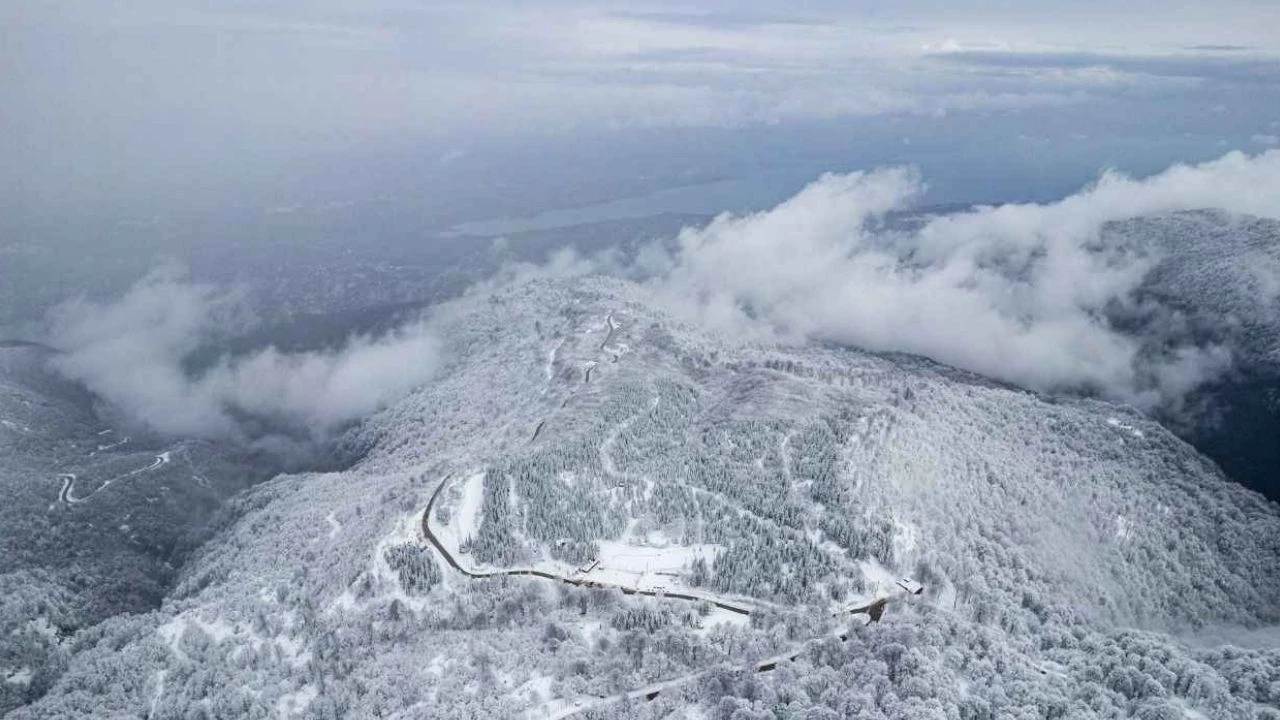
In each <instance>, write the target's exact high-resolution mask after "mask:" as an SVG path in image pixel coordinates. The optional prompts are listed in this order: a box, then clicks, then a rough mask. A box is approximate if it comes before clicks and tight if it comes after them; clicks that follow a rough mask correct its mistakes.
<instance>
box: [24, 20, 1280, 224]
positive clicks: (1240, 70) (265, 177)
mask: <svg viewBox="0 0 1280 720" xmlns="http://www.w3.org/2000/svg"><path fill="white" fill-rule="evenodd" d="M692 5H693V4H690V3H662V2H644V0H641V1H639V2H626V3H623V2H592V3H588V2H574V1H571V0H564V1H558V0H553V1H551V2H546V1H539V0H531V1H529V2H510V3H507V2H456V3H455V2H433V1H426V2H410V1H407V0H361V1H360V2H352V1H348V2H336V1H335V0H319V1H317V2H303V1H302V0H274V1H273V0H267V1H265V2H255V3H248V2H228V1H222V2H214V1H212V0H208V1H205V2H199V1H196V0H164V1H161V0H137V1H134V2H101V1H98V0H94V1H88V0H69V1H59V0H51V1H41V0H19V1H18V2H13V3H6V4H4V7H3V8H0V23H2V28H3V30H2V32H3V35H2V36H0V63H2V66H3V68H4V71H3V78H4V79H3V80H2V81H0V122H2V123H3V126H4V128H5V132H4V133H3V139H0V151H2V152H3V154H4V156H5V157H7V158H10V159H14V160H16V162H5V163H4V166H5V168H4V169H3V170H0V173H3V176H0V178H2V180H3V183H4V186H3V187H0V192H3V194H4V204H3V205H0V208H3V209H7V210H9V211H15V210H17V211H24V210H26V211H30V210H31V209H32V208H36V207H39V208H44V207H47V206H48V207H58V206H60V205H61V204H65V203H73V202H80V201H82V200H84V199H85V198H92V199H96V200H97V201H98V202H101V203H103V204H104V205H105V206H108V207H109V206H110V205H111V203H112V202H115V201H117V200H121V199H124V198H133V197H134V196H139V195H145V194H147V193H151V192H158V191H162V190H165V189H170V190H172V189H173V188H175V187H177V188H181V189H182V191H183V192H187V191H190V192H193V193H194V192H199V191H201V190H203V189H205V188H206V185H212V184H216V183H219V182H221V183H223V184H226V183H241V184H243V185H244V186H246V187H247V186H249V185H252V184H253V183H255V182H257V183H260V184H262V185H263V186H269V185H270V183H271V182H272V180H271V178H273V177H275V175H274V174H275V173H276V172H277V171H278V170H279V169H280V168H283V167H286V166H288V167H294V166H296V165H297V164H298V163H299V162H300V161H302V160H314V159H315V158H317V157H332V156H333V155H334V154H337V155H340V156H341V157H342V158H343V159H342V160H341V161H340V162H342V163H352V162H355V163H357V164H358V163H359V162H361V160H359V158H360V157H361V156H362V154H363V153H365V152H366V151H367V153H368V155H369V157H375V156H376V157H382V156H381V155H377V153H380V152H387V151H389V150H391V149H398V150H401V151H403V152H406V153H418V154H422V155H423V156H424V157H429V159H430V160H431V161H432V163H436V165H439V166H447V165H450V164H454V165H456V164H459V163H461V164H465V163H466V162H468V160H469V159H471V158H475V157H481V156H482V157H487V158H488V159H487V160H486V163H488V166H489V167H490V168H491V169H492V168H499V170H494V172H500V168H501V166H502V161H501V157H502V152H503V151H502V150H501V148H504V147H506V148H509V147H511V146H513V145H518V146H520V147H521V148H524V150H522V152H526V153H527V152H534V151H530V150H528V148H546V153H547V155H546V157H555V155H556V153H557V152H560V151H561V150H562V149H563V148H564V147H565V146H566V145H568V146H570V147H571V146H572V145H573V144H574V143H575V142H576V141H577V140H578V139H583V142H587V140H586V139H587V138H590V141H591V142H594V143H597V144H599V145H600V146H603V147H607V148H614V147H623V146H625V147H628V148H631V149H630V150H628V153H631V154H632V155H635V154H636V153H637V150H636V148H640V150H639V151H638V152H639V153H640V154H643V153H644V150H643V149H644V148H645V147H647V146H650V145H651V146H652V152H653V153H656V154H657V155H659V156H662V157H668V156H669V157H670V158H671V162H670V163H668V164H667V166H664V167H662V168H659V169H658V170H655V171H654V172H656V173H657V174H663V173H666V174H669V175H670V176H671V177H673V178H675V177H679V173H681V172H684V173H686V174H689V173H694V174H696V173H697V172H699V171H703V172H711V173H712V174H714V173H715V172H731V171H732V168H733V167H734V165H733V162H732V161H731V160H730V159H729V158H728V156H729V155H732V154H734V153H733V152H730V151H725V152H724V153H722V155H723V156H724V157H715V156H714V153H712V152H710V151H705V152H706V153H707V156H706V157H699V158H697V167H691V166H684V167H682V166H681V164H680V159H681V157H682V156H683V155H685V154H686V150H683V149H681V148H680V147H679V146H678V143H677V145H675V146H673V145H671V143H672V142H673V141H671V140H669V139H664V134H665V133H667V132H668V131H672V130H676V129H678V130H680V131H681V132H682V133H684V134H683V135H680V136H679V137H682V138H697V137H704V136H714V137H719V138H723V137H725V136H726V135H729V136H733V135H735V134H741V135H742V136H743V137H751V138H753V142H757V144H758V146H759V147H760V148H762V150H761V152H762V153H765V154H768V153H773V154H774V155H776V156H779V157H782V158H786V157H789V156H791V155H797V156H800V157H805V156H806V152H808V153H809V155H813V154H815V151H814V150H813V148H807V147H806V143H807V142H808V140H806V138H812V137H817V138H823V137H825V138H828V141H829V142H830V143H833V144H834V145H835V146H837V147H838V148H840V151H839V152H835V153H832V152H831V151H830V149H829V148H827V147H825V146H824V147H823V148H822V151H821V152H822V153H825V154H826V157H829V158H830V162H831V163H832V164H833V165H836V167H830V168H821V169H832V170H848V169H852V168H851V167H849V165H851V164H857V163H858V162H859V161H860V159H866V160H868V161H869V160H874V161H877V162H879V161H893V160H905V161H909V162H925V163H926V164H927V163H928V162H929V161H931V160H932V161H933V162H935V163H938V162H939V159H941V160H952V159H953V160H954V162H952V166H953V167H954V168H955V170H954V172H955V174H956V175H957V176H958V179H957V180H956V182H961V183H963V182H964V180H965V176H966V175H968V174H978V173H989V172H991V171H992V170H993V169H994V170H996V171H999V170H1000V169H1001V167H1003V165H1004V164H1010V168H1009V172H1010V173H1014V174H1016V173H1019V172H1021V173H1023V174H1024V175H1025V174H1027V173H1028V172H1029V171H1028V170H1027V169H1026V167H1021V166H1018V165H1017V161H1016V160H1017V158H1016V157H1015V155H1017V154H1019V153H1015V152H1014V150H1016V148H1017V147H1019V146H1020V147H1022V148H1023V150H1022V151H1019V152H1020V154H1021V155H1031V156H1038V157H1058V156H1061V157H1064V158H1074V159H1075V162H1076V164H1077V165H1080V166H1081V167H1075V166H1073V165H1072V164H1071V163H1066V165H1065V166H1064V167H1065V168H1066V169H1063V170H1061V171H1056V172H1060V173H1062V174H1063V177H1062V179H1061V180H1062V182H1064V183H1067V184H1069V183H1070V182H1075V181H1076V177H1077V175H1081V173H1083V174H1084V175H1089V174H1093V173H1095V172H1096V170H1097V169H1098V167H1097V166H1098V165H1104V164H1108V163H1111V164H1126V163H1132V164H1135V165H1138V166H1142V167H1138V168H1137V169H1139V170H1148V171H1151V170H1155V169H1157V168H1158V167H1163V166H1164V165H1167V164H1168V163H1169V162H1170V161H1172V160H1177V159H1187V160H1195V159H1202V158H1206V157H1209V156H1211V155H1216V154H1221V152H1223V151H1225V150H1226V149H1228V148H1240V149H1245V150H1259V149H1263V148H1264V147H1265V146H1267V145H1271V144H1275V143H1277V142H1280V139H1278V138H1277V136H1280V110H1277V108H1280V102H1278V101H1280V10H1278V9H1277V4H1276V3H1275V2H1274V0H1224V1H1222V2H1215V3H1204V2H1189V1H1184V0H1178V1H1174V2H1171V1H1168V0H1164V1H1160V2H1155V3H1152V2H1127V3H1126V2H1114V1H1112V2H1103V1H1101V0H1084V1H1080V0H1072V1H1071V2H1065V1H1060V2H1044V1H1039V0H1032V1H1030V2H1012V1H1005V2H979V1H977V0H956V1H949V2H933V1H923V0H909V1H908V2H895V3H883V2H810V3H781V2H777V3H774V2H759V1H755V2H753V1H751V0H747V1H745V2H719V1H716V2H702V3H697V4H696V8H695V9H691V6H692ZM974 118H980V119H982V120H981V122H976V123H975V121H974V120H973V119H974ZM815 124H816V125H815ZM810 127H816V128H818V129H817V130H816V131H814V132H812V133H810V132H809V131H808V128H810ZM898 127H903V128H906V130H905V131H904V132H903V133H897V132H895V129H896V128H898ZM975 127H980V128H981V131H980V132H979V131H977V130H975V129H974V128H975ZM789 129H790V130H796V129H800V130H801V132H798V133H796V132H793V133H791V134H788V130H789ZM753 133H754V134H753ZM1119 135H1124V136H1126V137H1127V138H1138V139H1141V140H1144V142H1131V141H1126V142H1125V143H1124V144H1123V145H1124V150H1123V151H1117V150H1115V149H1114V148H1111V147H1110V146H1109V145H1108V142H1107V138H1114V137H1116V136H1119ZM655 137H656V138H658V139H657V140H654V139H653V138H655ZM830 138H837V139H836V140H831V139H830ZM890 140H891V141H892V143H893V145H894V148H893V152H888V151H886V149H885V145H886V143H887V142H889V141H890ZM687 142H688V143H689V144H690V145H694V146H698V145H701V144H703V143H699V142H698V141H696V140H688V141H687ZM975 142H977V143H982V144H990V145H996V146H1000V147H994V148H991V149H989V150H975V149H974V148H973V147H972V145H973V144H974V143H975ZM922 143H923V144H924V145H925V146H927V150H926V149H920V146H921V144H922ZM1037 143H1039V144H1040V145H1037ZM1073 143H1074V146H1073V145H1072V144H1073ZM871 146H875V147H874V148H872V147H871ZM728 147H731V148H733V147H740V146H735V145H733V143H728ZM495 148H497V149H495ZM1011 148H1013V149H1011ZM845 150H848V153H847V156H844V155H843V154H842V153H844V152H845ZM486 153H488V154H487V155H486ZM608 154H609V152H608V151H604V155H606V156H607V155H608ZM820 154H821V153H820ZM597 155H599V153H595V151H593V154H592V156H593V157H595V156H597ZM1188 155H1190V156H1193V157H1184V156H1188ZM987 156H991V157H994V158H996V159H995V160H994V161H993V162H994V163H995V167H994V168H993V167H987V166H984V164H983V162H982V161H981V160H980V158H983V157H987ZM494 158H498V159H497V160H495V159H494ZM543 160H545V158H543ZM540 161H541V160H540ZM617 161H618V159H617V158H606V159H605V160H601V162H617ZM333 162H339V161H333ZM368 162H370V163H372V164H374V165H376V164H377V163H376V162H375V161H373V160H370V161H368ZM815 164H816V163H815ZM686 165H687V164H686ZM1024 165H1025V163H1024ZM722 166H723V168H722ZM432 167H434V166H432ZM1055 167H1057V165H1055ZM818 169H820V168H816V167H815V168H814V170H815V171H816V170H818ZM379 172H380V171H379ZM613 172H616V174H618V175H619V176H621V175H623V174H625V168H616V169H615V170H614V171H613ZM1073 173H1074V174H1073ZM930 175H931V176H933V177H937V176H938V173H936V172H935V173H930ZM1067 175H1070V178H1068V177H1067ZM206 181H207V182H206ZM387 182H388V183H391V184H394V181H393V180H390V179H389V180H387ZM606 184H607V183H606ZM1050 184H1052V183H1050ZM622 185H625V183H622ZM1055 188H1056V186H1055ZM1005 191H1006V190H1004V189H1001V188H992V189H991V190H990V192H1005ZM175 192H176V191H175ZM947 199H950V198H947Z"/></svg>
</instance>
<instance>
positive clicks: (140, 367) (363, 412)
mask: <svg viewBox="0 0 1280 720" xmlns="http://www.w3.org/2000/svg"><path fill="white" fill-rule="evenodd" d="M248 312H249V310H248V308H246V307H245V306H244V304H243V302H242V300H241V298H240V297H238V296H237V294H236V293H235V292H234V291H229V290H226V289H219V288H215V287H213V286H209V285H201V284H196V283H190V282H187V281H185V280H184V279H183V278H182V276H181V275H180V274H178V273H176V272H175V271H173V270H169V269H162V270H158V271H156V272H154V273H152V274H151V275H149V276H147V277H146V278H144V279H142V280H141V281H139V282H138V283H137V284H136V285H134V286H133V287H132V288H131V289H130V290H129V291H128V292H127V293H126V294H125V295H124V296H123V297H121V298H119V299H116V300H112V301H106V302H92V301H87V300H76V301H71V302H68V303H66V304H64V305H62V306H60V307H58V308H57V309H56V310H55V311H54V313H53V318H52V320H53V328H52V333H51V338H52V342H53V343H55V344H56V346H57V347H58V348H59V349H60V350H62V351H63V353H62V354H61V355H59V356H57V357H55V358H54V360H53V363H54V365H55V367H56V368H57V369H58V370H59V371H61V372H62V373H63V374H65V375H66V376H68V377H70V378H73V379H75V380H79V381H81V382H83V383H84V385H85V386H86V387H87V388H89V389H90V390H91V391H93V392H94V393H95V394H97V395H98V396H99V397H100V398H102V399H103V400H104V401H106V402H107V403H108V404H109V405H110V406H111V408H112V410H113V411H114V412H116V413H117V414H119V413H122V414H123V415H124V417H125V419H126V420H129V421H132V422H134V423H140V424H142V425H145V426H146V427H147V428H149V429H150V430H152V431H155V432H158V433H160V434H162V435H166V436H176V437H202V438H217V439H227V440H231V441H235V442H242V443H251V444H256V445H259V446H262V447H268V448H269V447H270V446H272V445H273V444H277V445H279V444H283V446H292V445H298V446H305V445H307V444H310V443H318V442H322V441H324V440H326V439H328V436H329V434H330V433H331V432H332V431H334V430H335V429H337V428H339V427H341V426H343V425H344V424H346V423H349V422H351V421H354V420H358V419H360V418H363V417H365V416H367V415H368V414H370V413H372V412H373V411H375V410H377V409H379V408H381V407H383V406H385V405H386V404H388V403H390V402H392V401H394V400H397V399H399V398H400V397H402V396H404V395H405V394H406V393H408V392H409V391H411V390H412V389H413V388H414V387H416V386H418V385H421V384H422V383H424V382H426V381H427V380H429V379H430V378H431V376H432V375H433V374H434V373H435V371H436V369H437V367H438V363H439V360H440V347H439V343H438V342H437V341H436V339H435V338H434V336H433V335H432V333H431V332H430V330H429V327H428V325H427V324H426V323H425V321H420V322H415V323H410V324H407V325H404V326H402V327H400V328H398V329H397V330H395V331H394V332H391V333H389V334H386V335H384V336H381V337H365V336H353V337H351V338H350V339H348V341H347V342H346V343H345V344H344V345H343V346H342V347H340V348H337V349H334V350H328V351H313V352H294V353H283V352H279V351H277V350H276V349H274V348H270V347H269V348H266V349H262V350H258V351H255V352H252V353H248V354H246V355H243V356H238V357H234V358H227V357H223V358H221V359H220V360H218V361H217V362H215V363H214V364H213V365H212V366H211V367H208V368H205V369H203V370H198V371H194V372H193V371H191V370H189V369H188V368H187V367H186V365H185V364H184V360H185V359H186V358H187V357H188V356H189V355H190V354H191V353H193V352H194V351H195V350H196V349H197V348H199V347H200V346H202V345H203V344H205V343H208V342H211V341H214V340H216V338H218V337H219V336H220V335H226V334H229V333H233V332H235V331H236V330H237V328H239V327H241V326H242V323H243V322H244V321H245V314H246V313H248ZM282 433H283V435H282ZM295 449H297V448H295Z"/></svg>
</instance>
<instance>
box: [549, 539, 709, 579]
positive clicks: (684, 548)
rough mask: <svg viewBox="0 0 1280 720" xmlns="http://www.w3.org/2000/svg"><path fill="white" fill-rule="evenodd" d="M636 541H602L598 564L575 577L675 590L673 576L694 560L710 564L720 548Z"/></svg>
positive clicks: (706, 545)
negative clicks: (652, 544) (649, 543)
mask: <svg viewBox="0 0 1280 720" xmlns="http://www.w3.org/2000/svg"><path fill="white" fill-rule="evenodd" d="M638 542H639V541H636V540H632V541H630V542H622V541H617V540H603V541H601V542H600V555H599V557H598V558H597V560H599V561H600V564H599V565H597V566H596V567H594V568H592V569H591V570H590V571H589V572H586V573H579V574H575V576H574V577H576V578H580V579H588V580H595V581H598V582H606V583H610V584H613V585H621V586H624V587H633V588H636V589H639V590H661V589H667V590H674V589H676V588H678V587H681V583H680V578H679V577H676V576H678V575H680V574H681V573H682V572H683V571H684V570H685V569H686V568H687V567H688V566H689V565H690V564H691V563H692V562H693V561H694V560H696V559H697V558H703V559H704V560H705V561H706V562H707V563H708V564H711V563H712V562H713V561H714V560H715V557H716V554H717V553H719V552H720V550H721V548H720V546H719V545H710V544H703V545H665V546H650V545H643V544H638Z"/></svg>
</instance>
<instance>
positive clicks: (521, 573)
mask: <svg viewBox="0 0 1280 720" xmlns="http://www.w3.org/2000/svg"><path fill="white" fill-rule="evenodd" d="M448 483H449V478H448V477H446V478H445V479H444V480H442V481H441V482H440V486H439V487H437V488H436V491H435V492H434V493H432V494H431V500H430V501H428V502H427V509H426V510H424V511H423V512H422V535H423V537H425V538H426V539H427V542H429V543H431V545H432V547H434V548H435V549H436V552H438V553H440V556H441V557H443V558H444V561H445V562H446V563H448V564H449V567H451V568H453V569H454V570H456V571H458V572H459V573H461V574H463V575H465V576H467V577H469V578H473V579H477V580H478V579H483V578H492V577H502V576H510V577H537V578H542V579H544V580H555V581H558V582H563V583H565V584H567V585H577V586H578V587H587V588H592V587H613V588H618V589H619V590H621V591H622V592H623V594H624V595H647V596H649V597H657V598H668V599H672V600H686V601H689V602H706V603H709V604H711V605H713V606H715V607H718V608H720V609H721V610H727V611H729V612H731V613H736V614H738V615H750V614H751V608H748V607H744V606H742V605H735V604H733V603H731V602H726V601H724V600H719V599H716V598H712V597H704V596H699V595H690V594H688V593H680V592H666V591H662V590H641V589H640V588H634V587H628V586H626V585H620V584H616V583H610V582H604V581H600V580H588V579H585V578H572V577H566V576H564V575H557V574H555V573H550V572H546V571H545V570H535V569H533V568H516V569H512V570H491V571H486V572H475V571H472V570H468V569H467V568H464V567H463V566H462V565H461V564H459V563H458V560H457V558H455V557H454V556H453V554H452V553H451V552H449V549H448V548H446V547H445V545H444V543H442V542H440V538H438V537H436V534H435V533H434V532H432V531H431V511H432V509H433V508H435V505H436V501H437V500H439V499H440V495H441V493H442V492H443V491H444V488H445V486H446V485H448Z"/></svg>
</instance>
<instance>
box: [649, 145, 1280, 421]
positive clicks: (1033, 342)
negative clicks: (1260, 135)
mask: <svg viewBox="0 0 1280 720" xmlns="http://www.w3.org/2000/svg"><path fill="white" fill-rule="evenodd" d="M923 187H924V185H923V182H922V180H921V179H920V177H919V176H918V174H917V173H916V172H914V171H913V170H910V169H904V168H889V169H880V170H875V171H872V172H865V173H863V172H858V173H851V174H847V175H824V176H823V177H821V178H819V179H818V180H817V181H816V182H814V183H812V184H811V185H809V186H808V187H806V188H805V189H803V190H802V191H801V192H799V193H798V194H797V195H795V196H794V197H792V198H791V199H789V200H787V201H785V202H783V203H782V204H780V205H778V206H777V207H775V208H773V209H772V210H768V211H765V212H760V213H756V214H751V215H745V216H734V215H727V214H726V215H722V216H720V217H718V218H716V219H715V220H714V221H712V222H711V223H710V224H708V225H706V226H704V227H695V228H686V229H685V230H684V231H682V232H681V234H680V236H679V247H678V249H677V250H676V251H675V252H674V253H673V254H671V255H670V256H668V257H666V258H664V261H665V267H663V269H662V270H661V271H660V272H659V275H658V277H657V279H655V280H653V281H651V285H652V287H653V289H654V290H655V292H656V293H657V295H658V297H659V298H660V300H661V301H662V302H663V303H665V304H666V305H667V306H668V307H669V308H671V309H673V310H674V311H675V312H676V313H678V314H682V315H684V316H685V317H687V318H690V319H693V320H696V321H698V322H701V323H703V324H706V325H709V326H711V327H713V328H716V329H718V330H721V331H725V332H732V333H747V334H758V335H767V336H769V337H781V338H783V339H786V340H791V341H797V342H798V341H810V340H818V341H831V342H838V343H847V344H851V345H856V346H859V347H864V348H868V349H871V350H876V351H902V352H909V353H915V354H920V355H924V356H927V357H930V358H933V359H935V360H938V361H940V362H943V363H946V364H949V365H953V366H956V367H959V368H963V369H966V370H971V371H974V372H977V373H980V374H983V375H987V376H990V377H994V378H998V379H1002V380H1006V381H1010V382H1013V383H1016V384H1019V385H1022V386H1025V387H1029V388H1033V389H1037V390H1043V391H1057V390H1082V389H1083V390H1086V391H1093V392H1097V393H1100V394H1103V395H1105V396H1107V397H1110V398H1112V399H1117V400H1121V401H1125V402H1130V403H1133V404H1135V405H1138V406H1140V407H1143V408H1147V409H1151V408H1155V407H1165V408H1168V407H1170V406H1176V404H1177V403H1178V402H1179V400H1180V399H1181V398H1182V397H1183V396H1184V395H1185V394H1186V393H1187V392H1188V391H1189V390H1191V389H1193V388H1194V387H1196V386H1197V385H1199V384H1201V383H1203V382H1205V381H1206V380H1208V379H1211V378H1213V377H1215V376H1217V375H1218V374H1220V373H1221V372H1223V371H1224V370H1225V369H1226V368H1227V367H1228V366H1229V364H1230V353H1229V352H1228V351H1227V350H1226V349H1225V348H1222V347H1217V346H1202V345H1197V344H1194V343H1191V342H1189V341H1185V340H1182V339H1178V338H1177V336H1176V335H1175V334H1173V333H1172V331H1170V332H1169V333H1165V332H1164V330H1165V329H1168V328H1176V327H1177V326H1178V325H1179V318H1178V316H1177V312H1176V311H1174V310H1172V309H1169V308H1163V307H1159V306H1152V305H1151V303H1152V301H1150V300H1143V299H1141V298H1140V296H1139V294H1138V293H1137V292H1136V291H1137V290H1138V289H1139V288H1140V286H1141V285H1142V282H1143V280H1144V278H1145V277H1146V275H1147V273H1148V272H1149V271H1150V270H1151V268H1152V267H1153V265H1154V264H1155V263H1156V262H1157V261H1158V259H1159V258H1158V257H1157V256H1156V255H1155V254H1154V249H1153V248H1151V247H1149V246H1144V245H1139V244H1137V243H1132V242H1128V241H1126V239H1125V238H1123V237H1115V236H1113V235H1110V234H1108V233H1104V232H1103V229H1104V226H1105V225H1106V224H1107V223H1109V222H1112V221H1117V220H1123V219H1127V218H1134V217H1140V216H1147V215H1155V214H1161V213H1168V212H1174V211H1180V210H1195V209H1204V208H1215V209H1221V210H1224V211H1228V212H1235V213H1249V214H1253V215H1258V216H1262V217H1271V218H1275V217H1278V216H1280V205H1277V204H1276V201H1275V198H1277V197H1280V152H1276V151H1269V152H1267V153H1264V154H1261V155H1257V156H1253V157H1250V156H1246V155H1243V154H1240V153H1231V154H1228V155H1226V156H1223V157H1222V158H1220V159H1218V160H1215V161H1212V162H1208V163H1204V164H1201V165H1177V166H1174V167H1172V168H1170V169H1168V170H1166V171H1164V172H1162V173H1160V174H1158V175H1154V176H1151V177H1148V178H1145V179H1134V178H1131V177H1127V176H1124V175H1121V174H1117V173H1106V174H1104V175H1103V176H1102V177H1101V178H1100V179H1099V180H1098V181H1097V182H1096V183H1094V184H1093V185H1091V186H1089V187H1086V188H1084V189H1083V190H1081V191H1080V192H1078V193H1076V194H1074V195H1071V196H1069V197H1067V198H1065V199H1063V200H1061V201H1059V202H1054V203H1050V204H1009V205H1002V206H998V207H980V208H976V209H973V210H971V211H967V212H961V213H955V214H944V215H940V216H934V217H932V218H931V219H929V220H927V221H926V222H924V223H923V224H917V225H916V226H914V227H912V226H910V225H909V224H905V223H901V222H899V223H894V222H889V221H888V217H887V216H888V214H889V213H890V212H891V211H896V210H902V209H905V208H908V207H909V206H910V203H911V202H912V201H913V199H915V198H917V197H919V196H920V194H921V193H922V191H923ZM649 260H650V262H651V263H652V262H653V258H652V257H651V258H649ZM1134 316H1142V317H1144V318H1146V319H1147V320H1146V322H1144V323H1143V325H1142V330H1141V331H1139V332H1135V331H1134V328H1132V327H1129V328H1127V329H1126V328H1125V327H1122V326H1121V323H1122V322H1123V320H1121V318H1125V317H1134Z"/></svg>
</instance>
